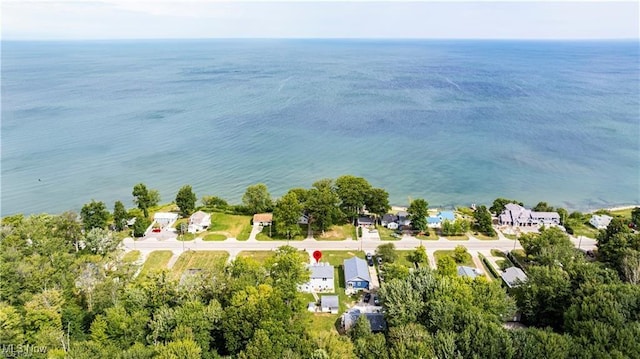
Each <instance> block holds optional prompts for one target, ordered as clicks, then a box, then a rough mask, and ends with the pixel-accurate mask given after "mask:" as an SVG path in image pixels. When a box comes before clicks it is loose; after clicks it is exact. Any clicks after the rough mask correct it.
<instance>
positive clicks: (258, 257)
mask: <svg viewBox="0 0 640 359" xmlns="http://www.w3.org/2000/svg"><path fill="white" fill-rule="evenodd" d="M298 253H300V260H301V261H303V262H305V263H309V260H310V257H309V254H308V253H307V252H306V251H299V252H298ZM274 254H275V251H242V252H240V253H238V255H237V258H240V257H242V258H252V259H254V260H255V261H256V262H260V263H264V261H265V260H267V258H270V257H272V256H273V255H274Z"/></svg>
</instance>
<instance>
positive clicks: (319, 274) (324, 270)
mask: <svg viewBox="0 0 640 359" xmlns="http://www.w3.org/2000/svg"><path fill="white" fill-rule="evenodd" d="M307 268H309V271H311V275H310V277H311V278H331V279H332V280H333V266H332V265H329V264H328V263H326V264H325V263H314V264H309V265H308V266H307Z"/></svg>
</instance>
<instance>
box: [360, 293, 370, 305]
mask: <svg viewBox="0 0 640 359" xmlns="http://www.w3.org/2000/svg"><path fill="white" fill-rule="evenodd" d="M362 300H363V301H364V302H365V303H369V301H371V293H365V294H364V298H363V299H362Z"/></svg>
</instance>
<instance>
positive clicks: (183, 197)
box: [176, 185, 197, 217]
mask: <svg viewBox="0 0 640 359" xmlns="http://www.w3.org/2000/svg"><path fill="white" fill-rule="evenodd" d="M196 200H197V199H196V194H195V193H193V189H192V188H191V186H189V185H184V186H182V188H180V190H179V191H178V194H177V195H176V205H177V206H178V208H180V214H182V215H183V216H185V217H186V216H189V215H190V214H191V213H193V211H194V210H195V208H196Z"/></svg>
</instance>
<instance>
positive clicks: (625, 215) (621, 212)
mask: <svg viewBox="0 0 640 359" xmlns="http://www.w3.org/2000/svg"><path fill="white" fill-rule="evenodd" d="M632 211H633V208H627V209H620V210H617V211H610V212H611V214H612V215H613V216H620V217H623V218H626V219H631V212H632Z"/></svg>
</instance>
